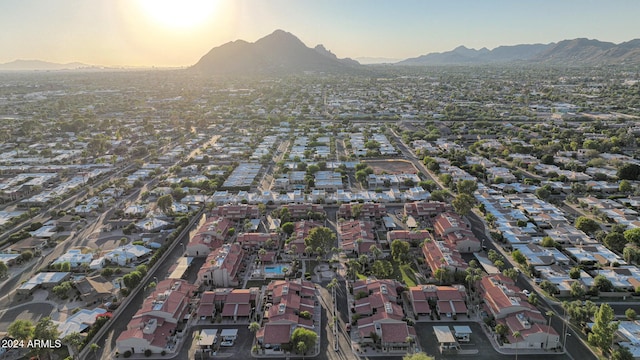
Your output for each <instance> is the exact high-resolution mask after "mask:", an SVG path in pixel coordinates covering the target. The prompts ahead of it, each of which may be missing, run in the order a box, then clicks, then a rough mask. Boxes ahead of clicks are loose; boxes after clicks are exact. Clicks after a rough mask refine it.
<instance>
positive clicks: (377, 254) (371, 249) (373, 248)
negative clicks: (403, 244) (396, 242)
mask: <svg viewBox="0 0 640 360" xmlns="http://www.w3.org/2000/svg"><path fill="white" fill-rule="evenodd" d="M369 252H371V255H373V258H374V259H376V260H378V258H379V257H380V255H382V250H380V248H378V247H377V246H375V245H371V246H369Z"/></svg>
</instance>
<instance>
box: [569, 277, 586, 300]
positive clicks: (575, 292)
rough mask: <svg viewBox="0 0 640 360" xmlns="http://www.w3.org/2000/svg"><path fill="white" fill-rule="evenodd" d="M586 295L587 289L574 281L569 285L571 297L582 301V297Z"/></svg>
mask: <svg viewBox="0 0 640 360" xmlns="http://www.w3.org/2000/svg"><path fill="white" fill-rule="evenodd" d="M586 293H587V289H585V288H584V285H582V284H581V283H580V282H579V281H574V282H573V283H572V284H571V296H573V297H574V298H577V299H582V297H584V295H585V294H586Z"/></svg>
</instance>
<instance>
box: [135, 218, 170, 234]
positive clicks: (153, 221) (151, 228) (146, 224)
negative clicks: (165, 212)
mask: <svg viewBox="0 0 640 360" xmlns="http://www.w3.org/2000/svg"><path fill="white" fill-rule="evenodd" d="M134 225H135V227H136V229H138V230H139V231H146V232H158V231H160V230H164V229H167V228H169V227H171V226H172V225H171V223H170V222H168V221H164V220H162V219H159V218H156V217H151V218H146V219H142V220H140V221H138V222H136V223H134Z"/></svg>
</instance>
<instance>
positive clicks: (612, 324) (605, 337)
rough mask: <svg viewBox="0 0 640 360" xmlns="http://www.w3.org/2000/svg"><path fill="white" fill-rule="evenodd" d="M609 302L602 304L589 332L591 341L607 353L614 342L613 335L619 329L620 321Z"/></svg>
mask: <svg viewBox="0 0 640 360" xmlns="http://www.w3.org/2000/svg"><path fill="white" fill-rule="evenodd" d="M614 319H615V314H614V312H613V309H612V308H611V306H609V304H606V303H604V304H601V305H600V308H598V311H596V313H595V315H594V319H593V327H592V328H591V333H589V343H590V344H591V345H593V346H597V347H598V348H600V350H602V352H603V353H607V352H608V351H609V349H610V347H611V345H612V344H613V335H614V334H615V332H616V330H618V324H619V322H618V321H614Z"/></svg>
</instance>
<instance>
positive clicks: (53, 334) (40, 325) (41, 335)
mask: <svg viewBox="0 0 640 360" xmlns="http://www.w3.org/2000/svg"><path fill="white" fill-rule="evenodd" d="M59 337H60V331H58V326H57V325H56V324H54V323H53V321H52V320H51V318H50V317H48V316H46V317H43V318H41V319H40V320H38V322H37V323H36V325H35V327H34V329H33V338H34V339H40V340H51V342H53V341H55V340H56V339H58V338H59ZM32 351H33V352H34V353H35V354H36V355H40V354H44V353H46V352H49V349H47V348H45V347H35V348H34V349H32Z"/></svg>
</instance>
